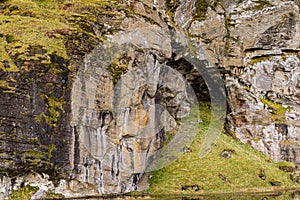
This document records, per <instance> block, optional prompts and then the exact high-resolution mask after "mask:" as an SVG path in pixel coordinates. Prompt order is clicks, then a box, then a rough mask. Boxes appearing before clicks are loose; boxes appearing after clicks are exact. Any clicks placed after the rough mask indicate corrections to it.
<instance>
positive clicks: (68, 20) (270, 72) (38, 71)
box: [0, 0, 300, 198]
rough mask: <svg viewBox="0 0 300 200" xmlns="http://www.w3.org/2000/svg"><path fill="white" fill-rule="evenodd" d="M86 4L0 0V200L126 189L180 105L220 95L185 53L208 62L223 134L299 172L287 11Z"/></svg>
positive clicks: (242, 4) (228, 4)
mask: <svg viewBox="0 0 300 200" xmlns="http://www.w3.org/2000/svg"><path fill="white" fill-rule="evenodd" d="M58 2H60V4H59V5H58ZM99 2H100V1H99ZM99 2H98V3H97V2H96V3H95V1H79V0H78V1H72V2H71V1H70V2H69V1H53V2H52V3H45V2H44V3H43V2H40V1H21V3H20V2H19V3H18V4H17V3H16V1H14V0H8V1H0V14H1V15H0V44H1V46H0V53H1V55H0V88H1V90H0V93H1V100H0V108H1V109H0V143H1V145H0V161H1V162H0V166H1V176H3V177H4V178H3V179H1V184H0V186H1V190H0V192H2V193H1V195H2V196H0V198H1V197H3V196H7V195H8V194H9V192H10V189H11V188H12V187H13V186H14V187H15V188H17V187H20V186H21V185H22V184H23V185H24V184H25V183H28V182H30V181H31V182H33V180H34V179H36V180H40V182H42V183H43V184H42V185H43V186H45V187H46V185H48V186H49V185H51V186H49V187H50V188H56V191H57V192H63V193H64V194H66V195H69V196H76V195H87V194H109V193H120V192H128V191H134V190H137V189H138V187H139V182H140V179H141V178H142V177H143V175H144V173H145V172H147V169H148V168H147V167H149V166H148V165H149V164H151V163H153V160H154V161H155V159H156V158H155V157H154V155H155V153H156V152H157V151H158V150H159V149H161V148H162V147H164V145H165V143H166V142H169V140H170V138H172V137H173V136H174V135H176V134H175V133H176V132H177V133H178V131H179V130H180V129H179V128H180V125H182V124H183V123H182V122H180V120H181V119H183V118H184V117H185V116H187V115H188V114H190V113H192V112H193V111H194V110H193V105H194V104H196V102H197V101H198V100H203V99H205V100H209V97H208V96H209V95H208V93H209V92H208V91H209V90H208V89H210V94H211V95H212V94H213V93H218V92H219V93H222V91H221V90H220V91H219V90H217V89H218V88H207V86H206V85H205V83H204V80H205V81H206V83H207V84H208V82H209V79H205V78H206V77H205V73H203V74H201V75H203V78H204V80H203V78H201V75H200V73H199V71H198V70H197V68H196V67H195V66H193V65H192V64H194V63H193V62H191V60H193V58H194V57H195V58H196V59H197V60H199V61H200V63H201V66H202V68H205V69H209V68H210V66H211V65H216V66H218V68H219V70H220V72H221V74H222V78H223V81H224V84H225V86H226V90H227V96H228V105H229V110H228V115H227V119H228V128H229V129H230V131H232V133H234V136H235V137H237V138H238V139H240V140H241V141H242V142H244V143H247V144H249V145H252V146H253V147H255V148H257V149H259V150H261V151H262V152H264V153H266V154H268V155H270V157H271V158H273V159H274V160H275V161H282V160H286V161H291V162H294V163H295V164H296V165H297V166H299V165H300V160H299V158H300V156H299V152H300V151H299V150H300V149H299V145H300V144H299V140H298V134H299V130H300V127H299V125H298V120H299V118H300V110H299V106H298V105H299V103H300V93H299V91H300V90H299V87H300V85H299V81H300V80H298V79H299V78H298V77H299V73H300V69H299V62H300V60H299V58H300V53H299V41H300V38H299V37H300V35H299V34H300V30H299V28H300V26H299V24H300V23H299V22H300V18H299V5H298V3H296V2H294V1H279V0H277V1H266V0H265V1H258V0H249V1H227V0H223V1H213V0H212V1H204V0H192V1H183V0H182V1H180V0H174V1H173V0H171V1H170V0H166V1H163V0H157V1H154V2H152V1H143V2H140V1H125V0H124V1H122V0H119V1H114V2H109V1H101V2H100V3H99ZM28 8H32V9H31V11H28ZM45 13H46V14H45ZM45 17H47V18H48V20H45ZM45 24H49V25H48V26H47V27H46V26H45ZM184 38H188V40H186V39H184ZM179 47H180V48H179ZM178 49H181V50H184V51H179V50H178ZM193 49H194V52H196V54H197V55H195V56H194V57H193V56H192V59H188V58H187V57H186V55H185V53H186V52H193ZM187 50H188V51H187ZM129 83H130V84H129ZM188 83H189V84H188ZM189 85H191V86H189ZM208 87H210V84H208ZM211 100H212V101H214V100H216V99H215V98H212V99H211ZM157 105H163V106H162V107H160V106H157ZM158 116H159V117H158ZM154 119H157V120H154ZM193 120H195V119H193ZM185 128H186V129H190V130H191V129H192V126H191V125H189V124H188V125H187V127H185ZM228 131H229V130H228ZM179 132H180V131H179ZM141 135H147V136H148V135H150V136H148V137H140V136H141ZM175 138H176V137H175ZM192 138H193V135H192V134H191V135H190V136H188V137H187V140H186V141H183V142H182V145H183V146H184V145H185V144H186V143H188V142H189V141H190V139H192ZM183 146H182V147H183ZM181 149H182V148H181ZM173 159H174V158H173ZM167 160H172V158H167ZM150 168H151V166H150ZM33 173H40V174H47V176H48V175H49V181H50V180H51V181H52V182H47V181H46V180H44V179H46V178H45V177H47V176H45V177H44V178H43V176H40V175H34V176H33V175H32V174H33ZM41 180H43V181H41ZM52 183H54V185H53V184H52ZM42 188H43V187H42ZM2 190H3V191H2Z"/></svg>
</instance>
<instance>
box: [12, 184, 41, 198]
mask: <svg viewBox="0 0 300 200" xmlns="http://www.w3.org/2000/svg"><path fill="white" fill-rule="evenodd" d="M38 189H39V188H38V187H32V186H29V185H26V186H25V187H23V188H19V189H18V190H15V191H13V192H12V194H11V196H10V197H9V200H29V199H30V197H31V196H32V195H33V194H34V193H35V192H36V191H37V190H38Z"/></svg>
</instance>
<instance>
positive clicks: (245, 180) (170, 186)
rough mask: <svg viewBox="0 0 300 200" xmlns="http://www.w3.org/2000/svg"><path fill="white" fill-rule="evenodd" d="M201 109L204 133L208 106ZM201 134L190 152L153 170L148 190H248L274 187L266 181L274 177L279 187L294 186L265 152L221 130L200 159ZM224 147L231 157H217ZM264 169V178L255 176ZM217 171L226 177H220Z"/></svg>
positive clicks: (163, 192)
mask: <svg viewBox="0 0 300 200" xmlns="http://www.w3.org/2000/svg"><path fill="white" fill-rule="evenodd" d="M202 110H203V112H202V114H201V115H202V116H201V117H202V119H203V120H204V122H203V123H200V125H199V126H200V130H201V131H200V132H202V133H204V132H205V130H206V129H207V128H208V125H209V113H210V112H209V106H208V105H204V107H203V109H202ZM202 138H203V134H199V135H197V136H196V139H195V140H194V142H193V143H192V145H191V149H192V152H191V153H185V154H184V155H183V156H182V157H180V158H179V159H178V160H177V161H175V162H174V163H172V164H171V165H169V166H167V167H165V168H163V169H161V170H158V171H155V172H152V175H153V178H152V179H150V180H149V183H150V189H149V193H150V194H191V193H192V194H203V193H213V192H217V193H218V192H236V191H241V192H247V191H248V192H249V191H266V190H267V189H269V190H273V189H275V188H277V189H278V188H280V187H274V186H271V184H270V183H269V181H271V180H276V181H280V182H281V183H282V187H293V186H297V185H295V184H293V182H292V181H291V179H290V174H289V173H286V172H283V171H281V170H279V168H278V164H276V163H274V162H273V161H272V160H271V159H270V158H269V157H268V156H266V155H264V154H262V153H261V152H259V151H256V150H255V149H253V148H252V147H251V146H248V145H244V144H242V143H241V142H239V141H236V140H235V139H233V138H232V137H230V136H227V135H225V134H221V136H220V138H219V140H218V142H217V144H216V146H215V147H214V148H213V151H212V152H211V153H210V154H208V155H207V156H206V157H204V158H203V159H199V154H198V152H199V149H200V146H201V140H202ZM224 149H231V150H234V151H235V154H233V155H232V157H231V158H230V159H224V158H222V157H220V153H221V152H222V151H223V150H224ZM261 169H264V171H265V174H266V177H267V178H266V180H262V179H260V178H259V177H258V174H259V173H260V170H261ZM219 174H222V175H224V176H225V177H226V178H227V179H228V180H229V181H230V183H228V182H225V181H223V180H221V178H220V177H219ZM195 184H196V185H199V186H200V190H199V191H197V192H195V191H190V190H186V191H182V190H181V186H186V185H195Z"/></svg>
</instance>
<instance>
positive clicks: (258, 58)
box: [249, 56, 272, 65]
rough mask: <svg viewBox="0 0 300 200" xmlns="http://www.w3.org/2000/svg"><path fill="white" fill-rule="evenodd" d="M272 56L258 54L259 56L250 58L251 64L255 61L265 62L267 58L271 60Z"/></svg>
mask: <svg viewBox="0 0 300 200" xmlns="http://www.w3.org/2000/svg"><path fill="white" fill-rule="evenodd" d="M271 57H272V56H257V57H253V58H251V60H250V63H249V64H250V65H254V64H255V63H259V62H263V61H266V60H269V59H270V58H271Z"/></svg>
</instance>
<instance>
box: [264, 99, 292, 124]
mask: <svg viewBox="0 0 300 200" xmlns="http://www.w3.org/2000/svg"><path fill="white" fill-rule="evenodd" d="M260 101H261V102H262V103H263V104H265V105H267V106H268V107H269V108H270V109H271V110H272V120H273V121H274V122H278V123H282V122H284V121H285V112H286V110H287V108H285V107H283V106H282V104H281V103H275V102H273V101H271V100H268V99H261V100H260Z"/></svg>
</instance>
